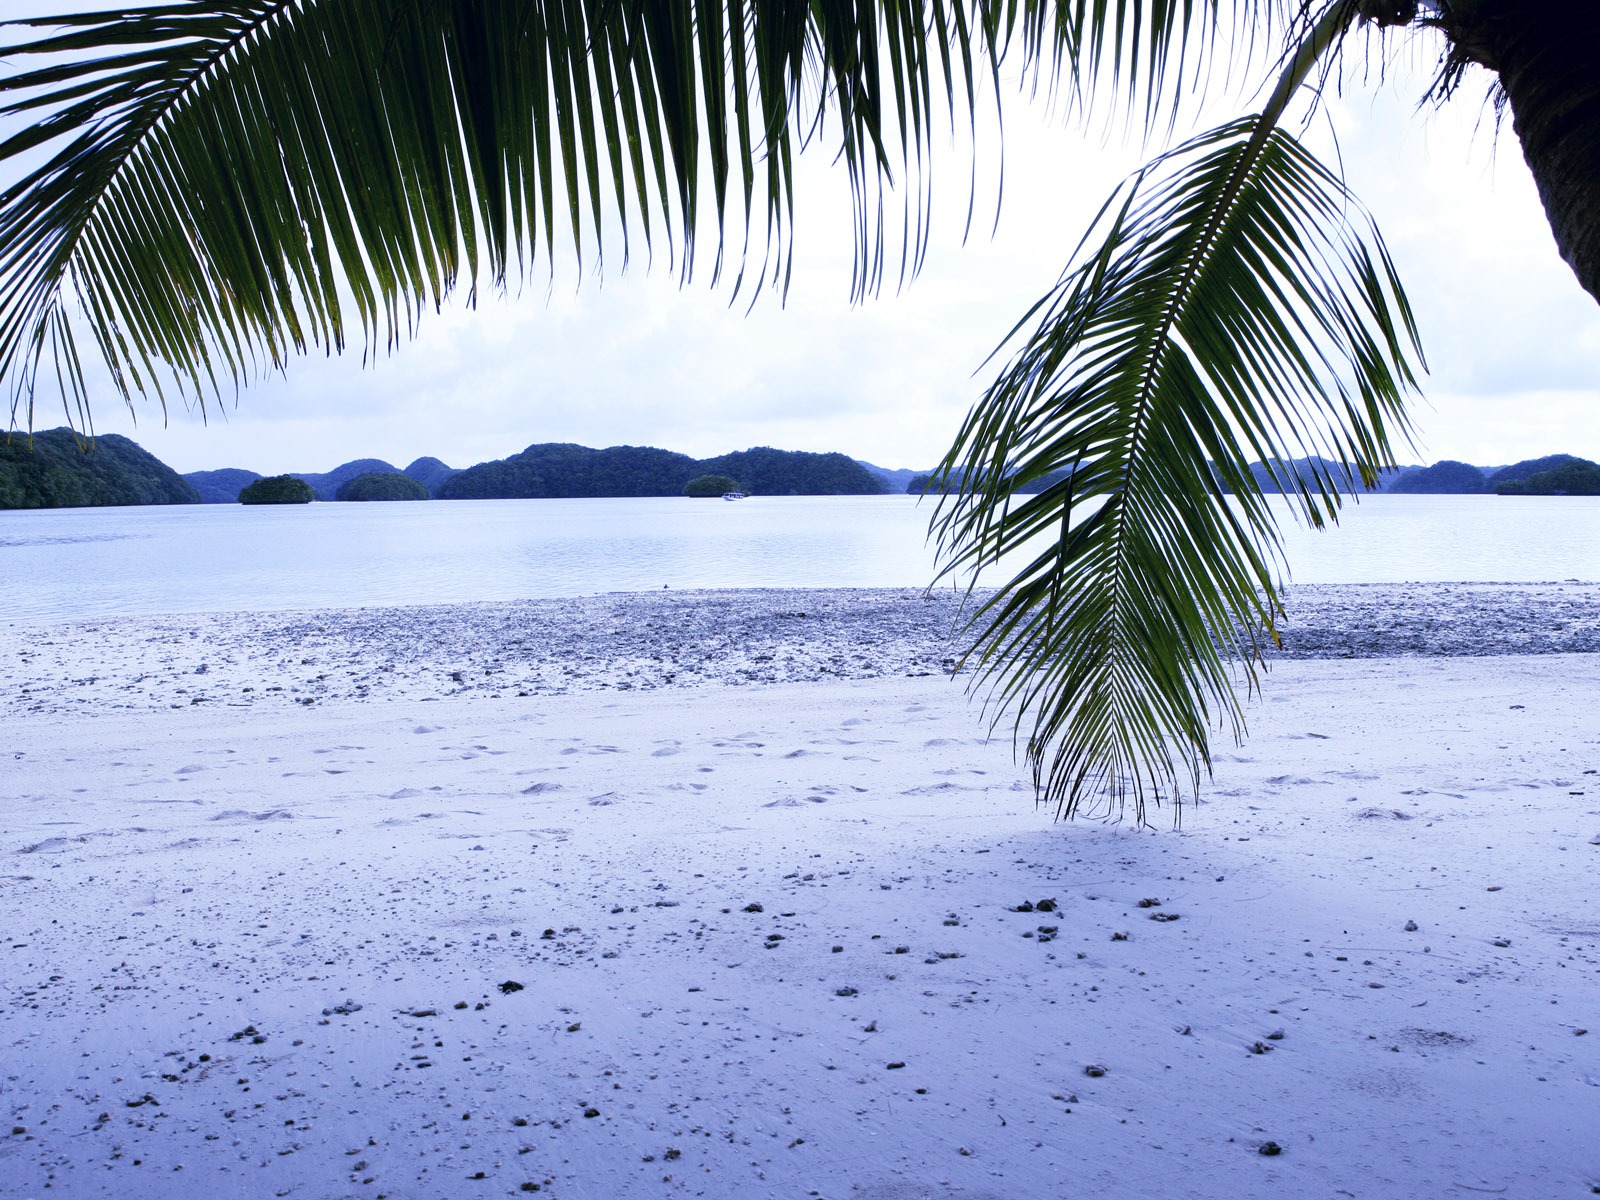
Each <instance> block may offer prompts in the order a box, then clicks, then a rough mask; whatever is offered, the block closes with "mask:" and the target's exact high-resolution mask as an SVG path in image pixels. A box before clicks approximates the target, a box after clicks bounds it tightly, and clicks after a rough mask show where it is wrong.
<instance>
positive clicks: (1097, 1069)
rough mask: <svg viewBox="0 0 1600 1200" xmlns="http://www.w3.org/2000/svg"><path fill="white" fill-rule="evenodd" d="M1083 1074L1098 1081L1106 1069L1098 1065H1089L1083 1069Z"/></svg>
mask: <svg viewBox="0 0 1600 1200" xmlns="http://www.w3.org/2000/svg"><path fill="white" fill-rule="evenodd" d="M1083 1073H1084V1074H1085V1075H1087V1076H1088V1077H1089V1078H1090V1079H1099V1078H1100V1077H1101V1076H1102V1075H1104V1074H1105V1073H1106V1068H1105V1067H1104V1066H1103V1065H1102V1064H1100V1063H1089V1064H1088V1065H1086V1066H1085V1067H1084V1068H1083Z"/></svg>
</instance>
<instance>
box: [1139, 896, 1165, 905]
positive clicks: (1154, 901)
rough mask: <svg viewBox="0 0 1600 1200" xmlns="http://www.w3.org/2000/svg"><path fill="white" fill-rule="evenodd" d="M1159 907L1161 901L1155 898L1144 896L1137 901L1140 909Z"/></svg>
mask: <svg viewBox="0 0 1600 1200" xmlns="http://www.w3.org/2000/svg"><path fill="white" fill-rule="evenodd" d="M1160 906H1161V901H1160V899H1158V898H1157V897H1155V896H1146V897H1145V898H1144V899H1143V900H1141V901H1139V907H1140V908H1159V907H1160Z"/></svg>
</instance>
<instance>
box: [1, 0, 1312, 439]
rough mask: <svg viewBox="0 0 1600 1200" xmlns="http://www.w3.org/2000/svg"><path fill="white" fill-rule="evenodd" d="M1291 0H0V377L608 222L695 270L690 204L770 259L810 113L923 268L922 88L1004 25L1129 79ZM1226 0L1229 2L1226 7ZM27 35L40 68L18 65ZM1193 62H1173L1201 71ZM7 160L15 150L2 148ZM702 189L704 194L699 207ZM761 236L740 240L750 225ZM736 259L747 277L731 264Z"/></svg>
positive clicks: (237, 360)
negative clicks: (102, 6)
mask: <svg viewBox="0 0 1600 1200" xmlns="http://www.w3.org/2000/svg"><path fill="white" fill-rule="evenodd" d="M1306 7H1307V6H1306V5H1305V4H1303V3H1298V2H1297V0H1232V2H1231V3H1228V4H1226V5H1224V3H1223V0H1158V2H1157V3H1154V4H1151V3H1150V2H1149V0H1062V2H1060V3H1049V2H1046V0H1018V2H1011V0H881V2H879V3H867V2H863V0H811V2H809V3H798V2H796V0H176V2H174V3H160V4H145V5H142V6H134V7H129V8H123V9H119V10H112V11H105V12H95V13H87V14H80V15H67V16H51V17H39V18H20V19H19V18H13V19H11V20H8V21H4V22H0V30H3V31H4V32H3V33H0V37H4V38H5V40H6V41H8V42H9V43H10V44H7V45H0V60H4V61H5V62H7V63H9V64H12V65H11V66H10V67H8V68H7V71H6V73H4V74H0V124H9V125H10V126H11V127H12V128H15V127H16V125H17V123H18V122H28V125H27V127H26V128H23V129H21V130H20V132H16V133H14V134H12V135H11V136H10V137H9V138H7V139H6V140H4V141H0V180H4V183H3V185H0V381H3V382H4V383H5V384H6V385H8V386H9V390H10V392H11V403H12V410H11V411H12V422H13V424H15V423H16V422H17V420H18V418H19V417H25V418H26V420H27V421H28V422H29V423H30V424H31V415H32V406H33V403H34V397H35V394H36V390H37V388H38V387H39V385H40V383H41V373H43V376H44V380H45V381H46V382H48V383H52V384H59V387H60V390H61V391H62V392H63V394H64V397H65V399H66V400H67V403H68V405H69V410H70V409H76V410H77V411H78V413H79V415H80V416H83V417H86V415H87V410H86V402H87V398H86V394H85V391H84V375H83V371H84V360H83V358H82V357H81V351H80V346H79V342H80V340H81V339H82V338H83V337H84V336H85V335H86V336H87V337H88V339H89V340H90V341H91V342H92V343H93V345H94V347H95V349H96V350H97V351H98V353H99V356H100V357H102V358H103V359H104V360H105V363H106V364H107V366H108V367H109V370H110V373H111V377H112V379H113V381H114V383H115V385H116V386H117V387H118V388H119V389H120V390H121V392H122V394H123V396H124V397H125V398H130V399H131V398H132V397H133V396H135V395H138V394H150V395H153V396H156V397H157V398H160V399H161V400H162V402H163V403H165V393H166V392H167V391H168V390H170V389H173V388H177V389H178V390H179V391H181V392H183V393H185V394H187V395H188V396H190V397H191V398H193V399H195V400H198V401H199V402H200V403H202V404H204V402H205V401H206V399H207V398H208V397H210V396H212V395H215V394H216V393H217V392H218V391H219V390H222V389H226V388H228V387H230V386H233V387H237V386H238V385H240V384H241V383H244V382H247V381H248V380H250V379H251V378H253V377H255V376H257V375H259V374H260V373H261V372H263V371H268V370H275V369H281V368H283V366H284V365H285V363H286V362H287V361H288V360H289V358H290V357H291V356H293V355H295V354H301V353H305V352H306V351H307V350H309V349H311V348H313V347H321V348H323V349H325V350H327V351H329V352H336V351H340V350H343V349H344V348H345V346H346V345H347V343H355V344H358V345H360V346H361V347H362V348H363V349H364V350H366V351H373V350H376V349H379V348H383V347H393V346H394V345H395V344H396V342H397V341H398V340H399V339H401V338H402V337H404V336H406V335H408V334H409V333H410V332H411V331H412V329H413V328H414V326H415V323H416V320H417V319H418V317H419V316H420V314H421V313H422V311H423V310H424V308H425V307H426V306H429V305H433V306H437V305H438V304H439V303H441V302H442V300H443V299H444V297H445V296H446V295H448V294H449V293H451V292H452V290H454V289H455V288H456V287H458V286H460V285H461V284H462V283H463V281H465V283H466V285H467V286H469V287H471V288H474V289H475V288H476V287H477V286H480V285H487V286H490V287H501V286H504V285H505V284H506V282H507V281H508V279H509V278H514V277H515V276H516V275H517V274H518V273H519V272H520V271H521V270H522V269H523V268H524V267H525V266H526V265H527V264H528V263H529V262H530V261H531V260H532V258H533V256H534V254H535V252H536V251H541V250H542V252H543V253H544V254H545V255H546V256H547V257H548V256H550V255H552V254H553V253H554V252H555V249H556V244H557V241H558V239H559V240H560V241H562V242H563V243H570V245H571V246H572V248H573V249H574V251H575V252H576V253H577V256H578V257H579V259H580V260H586V261H589V262H596V263H597V262H598V261H599V260H600V259H601V257H602V253H603V251H604V249H605V238H606V236H607V232H606V231H607V230H612V231H614V232H613V233H612V234H611V236H612V237H618V238H620V240H621V243H622V244H621V247H620V249H621V256H622V258H623V260H624V261H626V260H627V257H628V254H629V251H630V249H631V247H630V244H629V239H630V236H636V237H642V238H643V239H644V240H645V242H646V244H647V249H650V250H651V251H652V252H653V251H654V247H655V244H656V242H657V240H658V239H661V238H665V239H666V240H667V242H668V245H667V246H666V247H665V248H664V254H665V256H666V257H668V258H671V259H672V260H674V261H675V263H676V264H677V267H678V269H679V270H680V271H681V272H682V273H683V275H684V276H685V277H687V275H688V273H689V272H690V270H691V269H692V267H693V265H694V263H695V258H696V256H695V251H694V243H695V239H696V237H697V235H698V234H700V233H701V232H703V230H704V228H706V227H709V228H710V230H711V231H712V232H714V233H715V234H716V235H717V237H718V251H717V255H716V263H715V268H714V270H720V269H721V268H722V267H723V242H722V239H723V238H724V237H725V236H726V235H727V234H728V233H729V232H730V231H737V230H739V229H742V230H743V231H744V234H743V236H744V239H745V245H744V247H743V248H742V249H741V250H740V252H739V253H738V255H737V256H736V258H737V262H736V264H735V266H736V269H737V272H738V279H739V280H740V281H741V282H742V281H744V280H745V279H746V265H747V264H746V258H747V256H749V255H751V254H759V258H758V259H752V260H751V262H752V263H753V264H755V265H754V267H753V272H752V276H751V278H752V281H753V283H754V284H755V285H759V284H760V283H761V282H763V281H776V282H778V283H779V284H780V285H782V284H786V283H787V280H788V263H789V259H788V247H789V245H790V240H789V232H790V226H791V220H792V215H793V214H792V208H793V180H794V165H795V164H794V159H795V154H796V152H797V150H798V148H799V147H800V146H801V145H803V144H804V143H805V142H807V141H808V140H813V139H821V138H826V139H827V140H828V141H830V142H831V143H832V146H831V147H830V148H831V150H832V152H833V153H835V154H837V156H838V157H839V158H840V159H841V160H842V162H843V165H844V167H845V169H846V171H847V173H848V175H849V178H850V182H851V188H852V193H853V195H854V198H855V200H854V217H855V221H854V230H855V235H854V242H855V263H856V272H855V278H854V281H853V285H852V286H853V289H854V291H855V293H856V295H858V296H859V295H861V294H863V293H865V292H867V291H870V290H872V289H874V288H876V287H878V286H880V284H881V282H882V279H883V276H884V269H885V263H886V261H888V259H889V255H890V247H889V246H888V245H887V244H886V236H885V222H884V212H885V202H884V201H885V196H884V189H885V188H886V187H887V186H889V185H890V184H891V183H893V182H894V174H895V172H897V171H898V172H901V173H902V174H904V175H906V176H908V177H910V178H908V179H907V180H906V181H905V182H906V186H905V187H904V194H905V197H906V203H907V205H908V206H910V207H912V208H914V209H915V218H914V219H911V218H910V217H909V215H908V220H907V223H906V225H907V229H908V230H909V231H910V232H908V234H907V237H906V239H905V243H906V244H905V245H903V246H902V258H901V270H902V273H904V272H905V271H907V270H911V271H914V270H915V269H916V267H917V265H918V264H919V263H920V255H921V251H922V249H923V248H924V246H925V244H926V237H927V230H928V223H927V220H926V217H927V215H928V208H929V206H930V204H931V190H930V188H929V187H928V186H927V180H928V178H929V177H928V175H927V168H928V162H929V153H928V152H929V149H930V146H931V138H932V135H933V132H934V129H935V125H936V123H937V121H938V119H939V110H940V109H941V108H943V109H945V110H947V111H948V113H949V115H950V118H951V119H952V120H958V119H960V118H961V117H962V116H965V117H966V118H968V119H970V117H971V115H972V114H973V112H974V111H975V109H976V106H977V105H978V102H979V101H978V97H979V95H980V91H979V89H978V87H977V84H978V82H979V79H978V74H977V72H978V70H979V69H980V68H979V66H978V64H979V63H980V62H982V61H985V60H986V61H987V63H988V70H989V72H990V74H991V76H994V77H995V78H997V74H996V73H997V72H998V70H999V64H1000V61H1001V59H1002V58H1003V57H1004V56H1005V55H1006V53H1007V52H1008V49H1009V48H1010V47H1011V46H1012V45H1014V44H1015V45H1019V46H1020V50H1021V53H1022V56H1023V61H1022V63H1021V64H1020V65H1021V69H1022V70H1023V72H1024V73H1026V72H1027V70H1028V69H1029V67H1030V66H1033V67H1037V66H1038V65H1039V64H1041V63H1044V64H1046V65H1047V67H1048V69H1049V70H1050V71H1051V72H1052V77H1053V78H1059V77H1060V76H1061V75H1062V74H1065V76H1066V77H1067V86H1068V87H1069V88H1070V89H1071V90H1072V91H1073V92H1074V93H1075V94H1080V95H1082V94H1087V93H1088V92H1089V90H1090V86H1089V85H1090V84H1091V83H1093V82H1094V81H1096V80H1100V79H1107V80H1110V81H1112V83H1113V85H1114V86H1113V91H1116V92H1118V93H1122V92H1126V94H1127V95H1129V96H1130V97H1142V99H1143V103H1144V104H1145V105H1146V107H1147V109H1149V110H1153V108H1154V106H1156V105H1157V104H1159V103H1161V102H1162V98H1163V97H1168V96H1170V95H1171V94H1172V93H1173V91H1174V88H1175V86H1176V85H1175V81H1181V80H1182V79H1183V78H1184V76H1185V69H1184V66H1183V64H1184V63H1186V62H1188V63H1195V64H1198V63H1200V62H1202V61H1205V60H1206V59H1207V56H1208V55H1209V54H1210V53H1211V52H1212V50H1213V48H1214V46H1215V45H1216V44H1218V43H1222V44H1226V42H1227V40H1228V38H1229V37H1230V34H1231V33H1232V32H1234V30H1237V29H1246V28H1248V29H1254V30H1255V31H1257V32H1258V33H1260V32H1261V31H1263V30H1266V31H1270V30H1271V29H1273V28H1276V27H1278V26H1279V25H1281V24H1282V23H1283V22H1284V21H1285V20H1286V19H1288V18H1287V17H1286V14H1291V15H1292V14H1293V13H1294V12H1295V11H1298V10H1303V9H1305V8H1306ZM1224 8H1226V9H1228V10H1230V11H1231V12H1232V14H1233V20H1232V22H1225V21H1224V20H1223V18H1222V15H1221V14H1222V11H1223V9H1224ZM28 63H33V64H36V65H33V66H31V67H30V66H18V65H16V64H28ZM1191 78H1192V74H1191ZM19 172H20V174H19ZM706 187H709V188H710V192H711V206H712V211H709V212H707V213H705V214H704V216H703V214H702V201H701V197H702V194H703V190H704V189H705V188H706ZM752 232H753V233H754V238H755V240H756V242H757V243H758V244H757V245H756V246H751V244H750V239H751V237H752ZM736 286H737V285H736Z"/></svg>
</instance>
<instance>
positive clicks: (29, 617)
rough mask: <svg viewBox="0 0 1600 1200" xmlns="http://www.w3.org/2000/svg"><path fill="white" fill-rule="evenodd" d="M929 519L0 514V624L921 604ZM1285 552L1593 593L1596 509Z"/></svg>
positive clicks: (1289, 531)
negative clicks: (689, 598) (785, 603)
mask: <svg viewBox="0 0 1600 1200" xmlns="http://www.w3.org/2000/svg"><path fill="white" fill-rule="evenodd" d="M930 511H931V505H930V504H928V503H922V504H921V505H919V504H918V502H917V501H916V499H915V498H913V497H904V496H870V497H854V496H852V497H846V496H825V497H755V498H752V499H749V500H744V501H740V502H737V503H725V502H722V501H716V500H686V499H650V500H476V501H465V500H463V501H451V502H433V503H426V504H311V505H305V506H299V505H295V506H289V507H283V508H277V507H267V508H254V507H252V508H246V507H242V506H240V505H194V506H181V507H161V508H154V507H153V508H99V509H53V510H45V511H28V512H0V619H4V620H8V621H13V622H19V621H20V622H26V623H46V622H52V621H63V620H72V619H76V618H80V617H97V616H113V615H140V614H153V613H163V612H206V611H228V610H251V609H295V608H321V607H351V606H362V605H375V604H434V603H448V602H457V601H470V600H510V599H517V598H520V597H537V596H578V595H591V594H595V593H600V592H614V591H651V590H659V589H661V588H662V587H670V588H767V587H920V586H923V585H925V584H927V583H929V582H930V581H931V580H932V578H933V573H934V556H933V551H932V548H931V547H929V546H928V545H927V543H926V533H927V522H928V515H929V513H930ZM1285 541H1286V551H1287V557H1288V561H1289V566H1290V571H1291V574H1292V578H1293V581H1294V582H1298V583H1400V582H1405V581H1408V580H1417V581H1439V580H1456V581H1468V580H1477V581H1524V580H1562V579H1581V580H1586V581H1587V580H1597V579H1600V500H1591V499H1583V498H1566V497H1519V498H1515V499H1513V498H1500V497H1492V496H1487V497H1485V496H1374V497H1369V498H1367V499H1365V500H1363V501H1362V502H1361V503H1360V504H1359V505H1356V506H1354V507H1352V508H1350V509H1347V510H1346V514H1345V516H1344V518H1343V521H1342V524H1341V525H1340V527H1339V528H1337V529H1335V530H1333V531H1331V532H1324V533H1314V532H1312V531H1309V530H1306V529H1304V528H1301V527H1299V526H1297V525H1294V524H1293V523H1292V522H1291V523H1288V524H1287V525H1286V529H1285Z"/></svg>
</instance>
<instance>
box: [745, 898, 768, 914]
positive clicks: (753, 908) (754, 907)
mask: <svg viewBox="0 0 1600 1200" xmlns="http://www.w3.org/2000/svg"><path fill="white" fill-rule="evenodd" d="M744 911H745V912H747V913H758V912H766V911H767V910H766V909H765V908H763V907H762V906H761V905H759V904H757V903H756V902H755V901H753V900H752V901H751V902H750V903H749V904H746V905H745V906H744Z"/></svg>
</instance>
